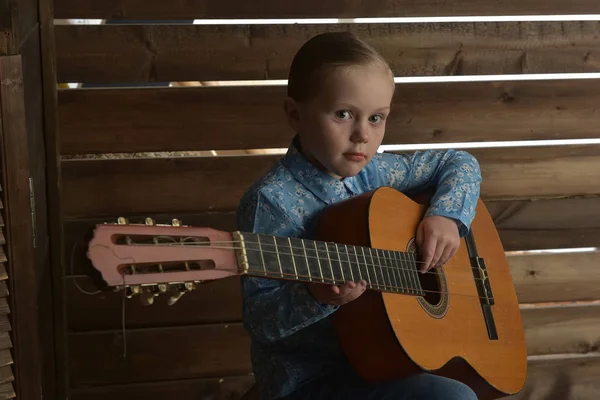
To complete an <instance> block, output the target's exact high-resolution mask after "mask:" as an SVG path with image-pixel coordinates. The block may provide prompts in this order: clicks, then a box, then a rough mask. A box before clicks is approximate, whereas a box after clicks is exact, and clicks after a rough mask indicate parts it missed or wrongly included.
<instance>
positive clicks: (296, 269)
mask: <svg viewBox="0 0 600 400" xmlns="http://www.w3.org/2000/svg"><path fill="white" fill-rule="evenodd" d="M288 246H289V248H290V249H289V250H290V257H291V259H292V264H293V265H294V275H295V276H296V279H298V268H297V267H296V260H294V250H293V249H292V239H291V238H289V237H288Z"/></svg>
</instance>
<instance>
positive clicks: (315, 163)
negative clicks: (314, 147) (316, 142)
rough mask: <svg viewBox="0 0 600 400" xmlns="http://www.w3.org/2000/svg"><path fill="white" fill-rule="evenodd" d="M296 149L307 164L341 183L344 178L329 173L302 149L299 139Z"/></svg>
mask: <svg viewBox="0 0 600 400" xmlns="http://www.w3.org/2000/svg"><path fill="white" fill-rule="evenodd" d="M297 147H298V151H299V152H300V154H302V155H303V156H304V158H306V160H307V161H308V162H309V163H311V164H312V165H314V166H315V167H316V168H318V169H320V170H321V171H323V172H325V173H326V174H327V175H329V176H332V177H334V178H335V179H337V180H339V181H343V180H344V177H341V176H338V175H335V174H333V173H331V172H330V171H328V170H327V168H325V167H324V166H323V164H321V163H320V162H319V160H317V159H316V158H315V157H314V156H313V155H312V154H310V153H309V152H307V151H305V150H304V149H303V148H302V142H301V140H300V138H298V142H297Z"/></svg>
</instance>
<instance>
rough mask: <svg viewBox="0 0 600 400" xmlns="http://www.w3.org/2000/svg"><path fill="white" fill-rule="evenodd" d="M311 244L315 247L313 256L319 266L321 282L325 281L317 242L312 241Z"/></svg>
mask: <svg viewBox="0 0 600 400" xmlns="http://www.w3.org/2000/svg"><path fill="white" fill-rule="evenodd" d="M313 245H314V247H315V258H316V260H317V265H318V266H319V276H320V277H321V282H325V275H323V267H321V257H320V256H319V249H318V248H317V242H313Z"/></svg>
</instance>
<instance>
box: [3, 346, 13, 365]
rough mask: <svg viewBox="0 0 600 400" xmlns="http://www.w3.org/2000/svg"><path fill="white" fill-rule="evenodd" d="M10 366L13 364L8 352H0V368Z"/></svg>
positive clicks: (7, 350) (6, 350)
mask: <svg viewBox="0 0 600 400" xmlns="http://www.w3.org/2000/svg"><path fill="white" fill-rule="evenodd" d="M11 364H13V358H12V354H11V352H10V350H9V349H4V350H0V367H5V366H7V365H11Z"/></svg>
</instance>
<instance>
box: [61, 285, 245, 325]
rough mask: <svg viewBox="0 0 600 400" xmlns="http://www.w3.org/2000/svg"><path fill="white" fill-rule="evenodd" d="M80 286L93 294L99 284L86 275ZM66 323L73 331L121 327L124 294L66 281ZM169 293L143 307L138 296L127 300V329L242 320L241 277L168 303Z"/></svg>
mask: <svg viewBox="0 0 600 400" xmlns="http://www.w3.org/2000/svg"><path fill="white" fill-rule="evenodd" d="M77 284H78V285H79V287H81V288H83V289H84V290H86V291H87V292H88V293H94V292H95V291H96V290H97V287H96V286H95V285H93V284H92V282H91V281H90V280H89V279H87V278H79V279H77ZM65 286H66V292H67V294H66V296H67V297H66V307H67V324H68V329H69V330H71V331H74V332H76V331H88V330H98V329H118V328H119V327H121V325H122V316H123V315H122V312H123V311H122V308H123V295H122V293H121V292H113V291H101V292H100V293H97V294H94V295H90V294H86V293H83V292H81V291H80V289H79V288H78V287H77V286H76V285H75V282H74V278H71V279H69V280H68V281H67V282H66V283H65ZM167 298H168V296H167V295H163V296H160V297H158V298H156V299H155V300H154V304H153V305H152V306H144V305H142V304H141V302H140V301H139V299H138V298H133V299H125V304H124V306H125V326H126V327H127V328H140V327H156V326H178V325H191V324H197V323H234V322H238V321H240V319H241V314H242V310H241V308H242V297H241V287H240V283H239V278H235V277H234V278H228V279H222V280H218V281H215V282H209V283H206V284H204V285H202V286H200V287H199V288H198V289H197V290H194V291H192V292H190V293H187V294H185V295H184V296H183V297H181V298H180V299H179V300H178V301H177V303H175V304H174V305H172V306H169V305H167Z"/></svg>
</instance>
